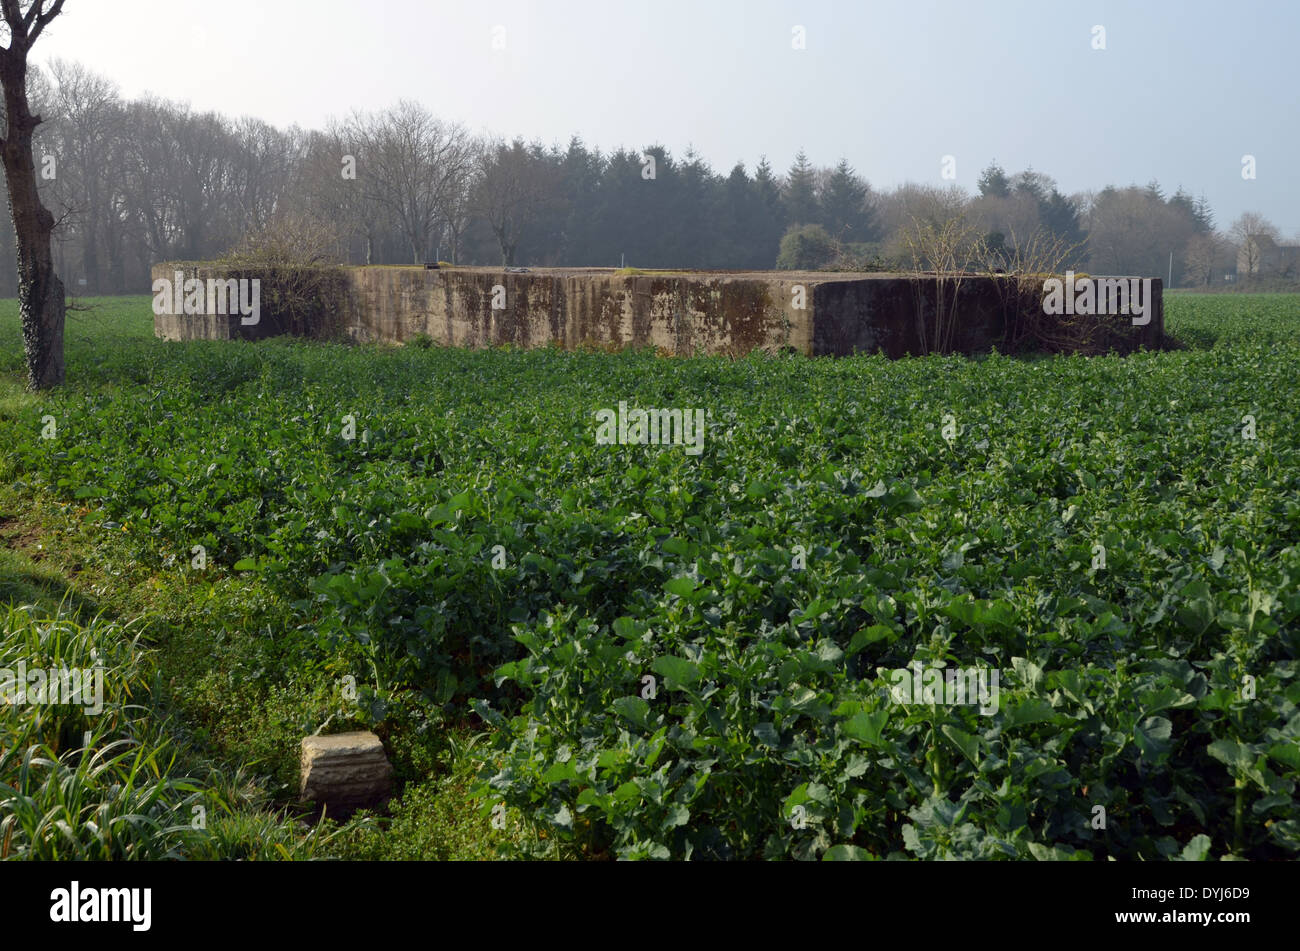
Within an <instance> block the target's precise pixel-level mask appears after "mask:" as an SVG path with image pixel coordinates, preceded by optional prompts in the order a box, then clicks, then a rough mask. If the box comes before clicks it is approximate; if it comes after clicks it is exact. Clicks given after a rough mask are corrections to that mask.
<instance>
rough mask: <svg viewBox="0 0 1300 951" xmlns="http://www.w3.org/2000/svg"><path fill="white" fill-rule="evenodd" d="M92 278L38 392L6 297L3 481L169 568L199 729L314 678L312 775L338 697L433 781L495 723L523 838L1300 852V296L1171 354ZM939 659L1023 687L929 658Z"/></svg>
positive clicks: (1060, 853) (232, 743)
mask: <svg viewBox="0 0 1300 951" xmlns="http://www.w3.org/2000/svg"><path fill="white" fill-rule="evenodd" d="M91 303H92V304H94V305H95V306H94V308H93V309H92V310H90V311H89V312H85V313H79V314H76V315H74V316H73V319H72V320H71V322H70V324H69V334H68V379H69V381H70V382H69V384H68V385H67V386H66V387H65V388H63V389H62V390H60V391H58V392H57V393H55V394H53V395H44V396H29V395H26V394H24V393H22V392H21V389H20V384H21V366H22V364H21V342H20V334H19V331H18V323H17V316H16V308H15V307H14V305H13V303H12V302H6V303H5V304H4V309H3V312H2V314H0V374H3V388H2V389H0V446H3V451H2V452H0V482H2V483H3V484H4V485H5V486H8V487H9V488H8V489H7V491H9V492H10V493H11V496H10V497H11V498H17V499H20V500H31V502H32V504H33V505H34V504H36V503H37V502H38V501H41V500H44V501H45V502H62V503H66V511H67V512H69V513H71V515H70V517H72V518H75V519H76V520H77V522H78V523H79V524H81V525H82V526H84V527H85V530H86V532H87V534H88V537H91V538H94V539H98V540H99V541H97V542H96V544H97V545H102V546H105V548H106V550H107V551H108V552H109V553H110V555H112V556H114V557H118V558H121V559H125V560H126V561H127V562H129V563H130V564H131V565H133V566H136V568H137V569H138V570H139V571H143V572H146V573H147V574H149V575H151V576H156V577H158V578H163V579H170V580H168V581H166V584H168V585H170V586H171V587H169V589H168V590H169V591H170V592H172V594H171V595H170V596H169V599H168V602H169V603H168V605H166V610H167V611H169V612H170V614H169V615H168V617H169V623H170V624H172V626H173V627H174V628H176V629H178V630H180V631H182V632H188V634H189V635H190V637H189V639H188V640H178V641H176V643H175V644H170V646H169V642H164V643H160V649H161V650H162V652H163V654H164V655H165V656H164V666H166V663H171V664H172V665H173V666H174V667H175V669H176V670H177V671H179V672H178V673H176V677H177V678H179V679H180V681H183V682H184V683H185V684H187V685H189V686H188V687H187V689H185V690H177V691H173V693H174V694H175V695H174V696H173V697H172V698H171V701H170V702H171V703H172V705H173V708H174V709H175V710H176V711H177V713H178V716H180V718H181V722H182V723H183V724H185V726H184V727H183V729H184V731H186V732H188V733H191V734H193V735H194V736H195V737H197V740H196V742H200V744H201V745H204V744H205V748H207V749H209V750H215V751H216V755H218V756H225V757H226V758H227V759H231V758H238V757H239V756H242V755H244V753H245V752H247V751H248V750H250V749H254V748H255V747H256V742H255V740H254V739H248V738H247V737H245V738H244V739H242V740H241V739H239V738H238V737H237V736H235V734H236V733H237V732H238V730H239V729H243V727H242V726H241V727H236V726H235V725H234V724H233V722H232V721H231V719H230V717H231V716H233V714H231V713H230V712H229V711H230V709H232V708H229V707H223V706H222V704H223V703H226V702H232V703H233V701H228V698H229V697H237V696H248V697H256V698H261V699H258V700H256V702H254V701H253V700H249V701H248V702H247V703H246V704H245V705H244V706H243V707H237V708H234V709H238V710H239V712H240V714H241V715H243V714H247V713H248V712H249V711H255V712H257V713H258V715H259V716H264V717H265V720H266V722H267V723H272V724H274V723H278V722H281V721H278V720H276V717H275V715H274V714H273V711H274V710H275V709H277V708H276V707H275V703H276V702H277V701H276V700H275V698H277V697H280V698H291V699H288V700H284V705H285V706H286V708H290V707H291V708H292V711H293V713H292V715H287V716H286V717H285V718H283V722H282V725H281V727H277V728H275V729H271V728H270V727H267V728H266V729H267V731H269V732H267V733H264V734H260V736H263V738H265V737H266V736H270V737H272V738H273V739H274V742H268V743H266V744H265V745H266V747H267V749H266V751H265V752H266V758H265V762H266V763H267V764H269V765H267V766H266V769H267V771H268V773H269V774H270V775H271V776H272V777H273V779H275V778H277V777H278V782H279V783H280V784H281V785H282V786H287V785H289V784H291V782H292V776H291V771H292V766H293V763H294V761H295V758H296V755H297V747H296V743H297V740H298V738H300V737H301V736H304V735H306V734H308V733H311V732H313V731H314V730H315V729H316V728H317V727H319V726H320V725H321V724H322V723H324V722H325V721H326V719H327V718H329V717H332V718H333V719H332V722H330V724H329V728H328V729H329V730H330V731H333V730H335V729H345V728H347V727H349V726H364V727H366V728H371V729H374V730H376V732H377V733H379V734H380V735H381V736H382V737H384V738H385V739H386V741H387V742H389V744H390V746H393V747H394V749H395V752H394V755H395V756H396V757H397V759H398V765H399V775H400V776H401V777H402V778H403V779H404V780H405V781H406V782H407V783H408V786H407V789H408V790H414V789H417V788H419V784H420V782H421V781H422V780H423V779H425V778H427V777H429V776H433V775H435V774H438V773H439V771H440V770H443V769H444V768H445V764H442V763H441V761H439V760H438V759H437V757H435V756H432V755H429V756H426V755H424V754H422V753H420V752H419V750H420V749H422V748H429V749H432V748H435V747H436V745H437V741H436V740H433V739H429V738H428V735H429V734H430V733H433V732H441V731H444V730H450V731H453V732H454V731H470V732H482V733H486V736H484V737H481V738H480V739H479V740H478V741H477V745H476V746H475V750H474V751H473V754H472V756H470V754H463V755H464V756H468V757H470V758H471V759H473V760H474V761H475V762H476V763H479V764H480V765H479V767H477V768H476V770H475V771H474V773H475V775H474V776H473V781H472V783H470V786H471V787H472V788H468V791H467V792H466V793H465V795H464V797H463V801H464V809H465V810H466V811H469V812H472V815H473V821H474V823H475V826H474V828H475V829H476V830H478V831H477V832H475V833H474V836H475V837H477V838H478V839H482V840H483V847H484V848H491V849H497V848H498V847H500V848H501V849H502V854H512V850H513V852H515V853H517V852H519V851H520V850H521V849H522V848H523V846H520V845H519V843H520V842H521V841H525V840H527V841H534V842H535V841H544V842H545V843H547V846H548V848H551V849H561V850H562V851H561V852H559V853H556V854H559V855H562V856H564V855H567V856H587V857H602V858H603V857H613V858H687V857H690V858H697V859H698V858H742V859H748V858H764V857H767V858H784V857H793V858H800V859H808V858H813V859H821V858H878V859H885V858H923V859H935V858H1021V859H1046V858H1085V859H1087V858H1092V859H1102V858H1106V857H1114V858H1118V859H1138V858H1141V859H1156V860H1158V859H1166V858H1212V859H1219V858H1223V857H1228V856H1235V857H1241V858H1248V859H1291V860H1294V859H1296V858H1300V807H1297V805H1296V801H1295V785H1296V780H1297V775H1298V774H1300V678H1298V677H1297V665H1296V656H1297V649H1298V648H1300V549H1298V548H1297V543H1300V297H1298V296H1287V295H1249V296H1248V295H1235V296H1234V295H1219V296H1204V297H1197V296H1191V295H1176V296H1171V297H1170V298H1169V299H1168V300H1167V304H1166V307H1167V313H1168V329H1169V330H1170V331H1171V332H1173V333H1174V334H1176V335H1177V336H1178V337H1179V338H1180V339H1181V340H1182V341H1183V342H1184V343H1186V344H1187V349H1184V350H1180V351H1175V352H1162V353H1140V354H1136V355H1133V356H1130V357H1127V358H1118V357H1103V358H1092V359H1086V358H1050V359H1011V358H1007V357H1002V356H998V355H993V356H990V357H988V358H982V359H974V360H972V359H966V358H962V357H951V358H940V357H932V358H924V359H909V360H902V361H896V362H890V361H888V360H886V359H884V358H881V357H854V358H847V359H837V360H836V359H816V360H814V359H807V358H801V357H789V356H785V357H769V356H763V355H754V356H751V357H749V358H746V359H741V360H734V361H733V360H728V359H724V358H695V359H688V360H677V359H658V358H656V357H654V356H652V355H649V354H644V353H625V354H620V355H609V354H602V353H570V352H562V351H558V350H539V351H529V352H524V351H515V350H492V351H463V350H447V349H439V348H436V347H435V348H427V349H420V348H414V347H407V348H405V349H401V350H391V349H379V348H348V347H345V346H337V345H324V344H317V343H305V342H293V341H286V340H277V341H270V342H263V343H258V344H247V343H217V342H196V343H187V344H166V343H162V342H159V341H156V340H154V339H152V337H151V316H150V312H149V304H148V298H147V297H141V298H131V299H118V300H103V301H92V302H91ZM620 403H625V404H627V406H628V407H629V408H636V407H640V408H676V409H679V410H682V411H684V412H690V411H694V410H697V409H698V410H702V411H703V412H704V413H705V418H706V420H707V422H706V427H705V430H704V438H703V443H702V446H701V450H702V451H700V452H699V453H698V454H695V453H693V452H687V451H686V450H687V449H688V448H689V447H687V446H681V445H664V446H657V445H638V444H632V445H603V444H599V443H598V442H597V431H598V417H597V413H598V412H599V411H601V410H603V409H615V408H617V407H619V405H620ZM51 423H52V424H53V426H52V427H51ZM353 427H354V429H355V431H353ZM348 437H352V438H348ZM196 546H201V550H202V552H203V556H204V559H205V564H204V566H203V567H202V569H199V568H196V567H194V558H195V554H194V553H195V551H196ZM113 553H115V555H114V554H113ZM105 557H109V555H106V556H105ZM232 590H256V591H257V592H259V598H260V599H262V601H263V602H264V603H263V604H262V606H260V607H249V608H247V611H246V613H244V614H242V615H241V614H239V613H235V612H232V611H231V610H229V609H228V608H229V605H230V604H231V603H232V602H231V601H230V600H229V599H230V598H231V597H233V595H231V593H230V592H231V591H232ZM214 591H218V592H223V593H222V594H221V595H220V597H217V596H216V595H214V593H213V592H214ZM3 594H4V591H3V589H0V595H3ZM214 599H215V600H214ZM223 599H225V600H223ZM9 600H15V597H12V596H11V597H10V598H9ZM266 604H270V605H273V607H272V608H267V607H265V605H266ZM160 610H161V608H160ZM241 610H244V609H242V608H241ZM195 635H201V637H202V638H203V639H205V640H203V641H202V642H201V643H208V642H210V643H211V645H212V647H211V649H210V650H207V651H205V650H204V649H202V648H201V647H196V646H195V645H196V641H195V640H194V637H195ZM180 644H184V645H186V646H185V647H184V651H185V653H184V654H183V656H182V655H181V654H178V653H177V651H180V650H182V648H181V647H179V646H177V645H180ZM169 652H170V653H169ZM167 657H171V660H170V661H167V660H166V658H167ZM178 657H179V658H180V659H179V660H178V659H177V658H178ZM182 662H183V666H182ZM911 665H919V669H920V670H925V669H927V668H930V667H944V668H947V669H949V670H962V671H969V670H978V671H983V672H984V673H985V674H989V673H991V672H996V674H997V678H998V679H997V686H998V691H997V695H996V702H995V704H993V705H992V706H993V707H995V708H994V709H990V707H989V706H988V705H986V706H984V707H981V706H979V705H976V704H970V703H951V702H941V701H940V702H933V701H931V702H926V700H925V698H919V697H918V698H913V699H914V700H915V701H916V702H907V703H904V702H899V700H898V697H897V696H896V695H895V694H894V693H892V692H891V686H892V684H893V683H894V678H893V672H894V671H897V670H900V669H918V668H913V667H912V666H911ZM187 678H188V679H187ZM349 683H355V684H356V685H357V687H358V689H357V693H356V699H355V700H352V699H350V698H348V699H344V697H346V696H347V694H346V693H345V692H344V691H343V689H342V686H341V685H344V684H349ZM200 687H201V688H202V689H200ZM165 693H166V691H163V690H161V689H160V692H159V696H162V695H164V694H165ZM292 698H297V699H296V700H294V699H292ZM258 704H261V705H260V706H259V705H258ZM223 710H226V711H227V712H226V713H223V712H222V711H223ZM268 711H272V712H268ZM276 730H279V732H276ZM241 744H242V745H241ZM421 744H425V747H422V746H421ZM6 745H10V744H6ZM8 762H9V761H8V760H5V759H3V758H0V783H6V784H8V785H9V786H10V787H11V788H12V787H13V786H14V783H15V782H16V780H14V779H12V778H10V774H11V773H12V772H13V769H16V767H12V768H11V764H10V765H7V764H8ZM458 762H459V760H458ZM227 765H230V766H232V767H234V766H239V765H241V764H239V763H228V764H227ZM13 775H16V774H13ZM268 788H270V789H272V793H273V795H274V796H275V797H278V799H279V800H280V801H282V802H283V801H286V800H287V799H288V798H291V796H290V793H289V791H286V790H285V789H278V791H277V788H275V787H274V783H272V785H271V786H270V787H268ZM5 795H6V793H5V792H4V787H0V797H3V796H5ZM11 798H12V797H11ZM19 798H21V797H19ZM407 800H409V801H411V802H414V801H415V800H414V799H412V798H411V797H410V795H409V793H408V796H407ZM403 801H406V800H403ZM498 804H503V805H504V807H505V809H504V810H502V809H501V808H500V807H499V805H498ZM167 808H173V807H172V806H168V807H167ZM174 808H176V809H186V810H188V809H189V808H190V804H189V800H186V799H184V798H183V797H180V796H179V795H178V796H177V798H176V803H175V805H174ZM408 808H416V807H414V806H410V807H408ZM5 811H6V801H5V800H3V799H0V816H3V814H4V813H5ZM404 815H406V814H404ZM501 816H506V817H508V822H507V823H505V825H506V828H505V829H498V828H497V826H499V825H502V824H503V823H501V822H499V821H493V820H494V819H497V818H499V817H501ZM400 824H401V823H400V822H399V820H396V819H395V820H393V821H392V824H391V826H392V827H391V828H390V829H389V830H388V832H387V833H385V834H388V835H397V834H398V833H397V832H396V831H394V830H396V829H397V827H398V826H399V825H400ZM377 827H379V828H384V822H383V821H380V822H379V823H378V826H377ZM366 834H367V835H368V834H369V833H366ZM33 835H34V837H35V838H39V835H36V834H33ZM358 835H360V834H358ZM363 838H364V836H361V837H359V838H353V839H346V837H344V838H340V839H339V840H338V841H339V842H344V841H348V842H351V843H352V844H351V845H350V846H347V848H352V849H354V850H355V849H360V848H361V846H359V845H357V843H358V842H360V841H362V839H363ZM366 841H369V840H366ZM339 847H340V848H341V849H343V848H344V846H339ZM33 848H35V846H34V845H33ZM185 848H186V846H185V845H184V844H183V843H182V844H181V845H178V846H177V849H178V850H179V851H180V852H181V853H182V854H183V853H184V852H185ZM472 848H478V845H474V846H472ZM472 848H471V850H472ZM340 854H353V855H355V854H359V853H358V852H356V851H353V852H347V851H346V849H345V850H344V851H343V852H342V853H340ZM367 854H370V853H367ZM384 854H385V855H391V854H393V853H392V852H388V853H384Z"/></svg>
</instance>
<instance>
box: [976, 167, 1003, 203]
mask: <svg viewBox="0 0 1300 951" xmlns="http://www.w3.org/2000/svg"><path fill="white" fill-rule="evenodd" d="M978 184H979V189H980V194H981V195H983V196H984V197H985V198H1007V197H1008V196H1010V194H1011V179H1009V178H1007V173H1006V172H1004V171H1003V170H1002V166H1001V165H999V164H998V163H997V162H990V163H989V167H988V168H986V169H984V171H983V172H982V173H981V174H980V178H979V182H978Z"/></svg>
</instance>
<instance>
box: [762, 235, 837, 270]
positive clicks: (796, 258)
mask: <svg viewBox="0 0 1300 951" xmlns="http://www.w3.org/2000/svg"><path fill="white" fill-rule="evenodd" d="M838 254H839V245H838V244H837V243H836V242H835V239H834V238H832V237H831V236H830V235H829V234H827V232H826V229H825V228H823V227H822V226H821V225H793V226H791V228H790V230H789V231H787V232H786V233H785V237H783V238H782V239H781V250H780V252H779V253H778V254H777V257H776V266H777V270H781V271H815V270H817V269H818V268H820V267H824V266H826V265H828V264H830V263H831V261H833V260H834V259H835V257H836V256H837V255H838Z"/></svg>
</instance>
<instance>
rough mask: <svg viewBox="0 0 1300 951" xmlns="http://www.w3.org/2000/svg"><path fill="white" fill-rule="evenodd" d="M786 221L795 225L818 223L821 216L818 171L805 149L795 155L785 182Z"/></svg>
mask: <svg viewBox="0 0 1300 951" xmlns="http://www.w3.org/2000/svg"><path fill="white" fill-rule="evenodd" d="M785 209H786V221H788V222H789V223H790V224H791V225H792V226H793V225H811V224H817V223H818V218H820V217H821V215H820V211H821V209H819V208H818V207H817V182H816V173H815V172H814V170H813V167H812V164H811V163H810V162H809V161H808V156H807V155H805V154H804V151H803V149H800V150H799V154H798V155H796V156H795V160H794V165H792V166H790V172H789V174H787V175H786V182H785Z"/></svg>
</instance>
